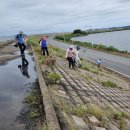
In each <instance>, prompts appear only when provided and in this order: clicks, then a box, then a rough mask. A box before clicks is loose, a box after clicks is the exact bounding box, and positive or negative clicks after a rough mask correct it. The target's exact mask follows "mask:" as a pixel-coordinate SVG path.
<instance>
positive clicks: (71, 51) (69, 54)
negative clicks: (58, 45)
mask: <svg viewBox="0 0 130 130" xmlns="http://www.w3.org/2000/svg"><path fill="white" fill-rule="evenodd" d="M74 57H75V49H74V46H73V45H71V46H69V48H68V49H67V51H66V59H67V60H68V62H69V68H70V69H71V67H72V68H73V69H75V61H74Z"/></svg>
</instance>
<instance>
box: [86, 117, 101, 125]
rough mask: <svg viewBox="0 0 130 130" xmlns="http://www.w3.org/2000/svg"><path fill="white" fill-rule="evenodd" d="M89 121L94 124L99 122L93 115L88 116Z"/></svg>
mask: <svg viewBox="0 0 130 130" xmlns="http://www.w3.org/2000/svg"><path fill="white" fill-rule="evenodd" d="M88 119H89V121H90V122H91V123H92V124H96V125H99V124H100V121H99V120H98V119H97V118H96V117H95V116H91V117H88Z"/></svg>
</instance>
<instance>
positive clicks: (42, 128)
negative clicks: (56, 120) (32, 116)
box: [38, 125, 49, 130]
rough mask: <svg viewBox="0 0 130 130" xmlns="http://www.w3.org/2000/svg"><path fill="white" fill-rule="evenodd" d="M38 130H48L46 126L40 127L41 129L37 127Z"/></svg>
mask: <svg viewBox="0 0 130 130" xmlns="http://www.w3.org/2000/svg"><path fill="white" fill-rule="evenodd" d="M38 130H49V128H48V126H47V125H46V126H42V127H39V128H38Z"/></svg>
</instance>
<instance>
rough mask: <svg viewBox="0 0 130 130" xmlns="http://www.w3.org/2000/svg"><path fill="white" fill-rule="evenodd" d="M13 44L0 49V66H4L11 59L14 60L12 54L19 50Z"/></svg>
mask: <svg viewBox="0 0 130 130" xmlns="http://www.w3.org/2000/svg"><path fill="white" fill-rule="evenodd" d="M13 44H15V43H12V44H9V45H5V46H2V47H1V48H0V64H4V63H6V62H7V61H9V60H11V59H15V58H17V57H18V56H16V55H15V54H14V53H15V52H17V51H18V50H19V49H18V48H15V47H14V46H13Z"/></svg>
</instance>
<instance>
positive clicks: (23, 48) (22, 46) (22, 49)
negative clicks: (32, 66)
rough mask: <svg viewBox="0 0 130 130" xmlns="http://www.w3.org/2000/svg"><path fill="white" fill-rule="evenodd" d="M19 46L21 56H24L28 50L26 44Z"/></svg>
mask: <svg viewBox="0 0 130 130" xmlns="http://www.w3.org/2000/svg"><path fill="white" fill-rule="evenodd" d="M18 46H19V48H20V52H21V54H24V51H25V49H26V46H25V44H24V43H22V44H20V43H18Z"/></svg>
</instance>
